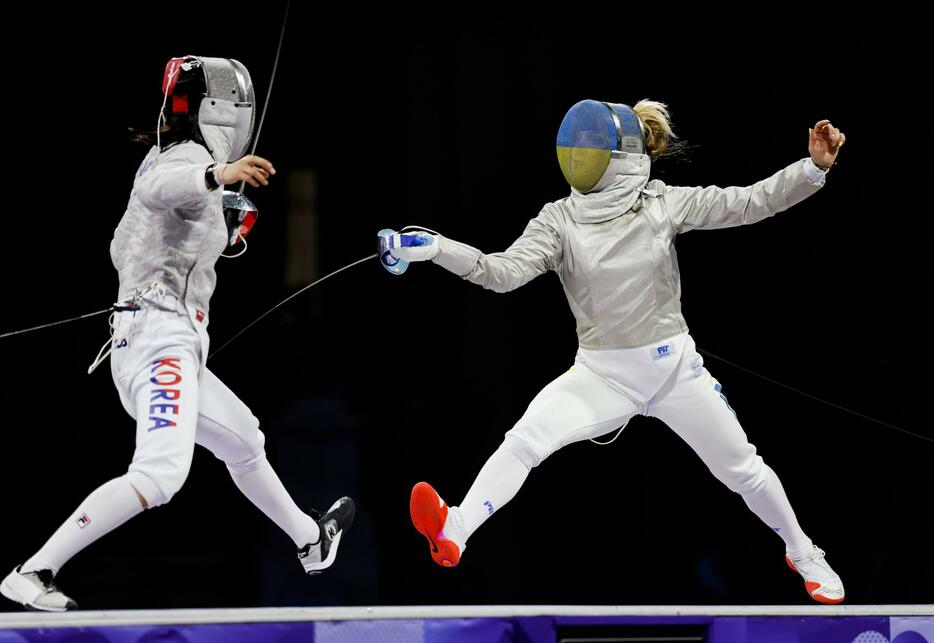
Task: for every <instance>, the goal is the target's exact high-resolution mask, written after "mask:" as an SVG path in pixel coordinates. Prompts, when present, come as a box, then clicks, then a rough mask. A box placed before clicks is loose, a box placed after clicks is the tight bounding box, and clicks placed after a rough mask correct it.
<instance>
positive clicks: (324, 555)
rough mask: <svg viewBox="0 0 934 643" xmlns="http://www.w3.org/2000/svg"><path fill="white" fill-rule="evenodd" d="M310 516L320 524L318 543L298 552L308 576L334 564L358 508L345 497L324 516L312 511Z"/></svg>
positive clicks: (306, 546)
mask: <svg viewBox="0 0 934 643" xmlns="http://www.w3.org/2000/svg"><path fill="white" fill-rule="evenodd" d="M308 513H309V515H310V516H311V517H312V518H314V519H315V521H316V522H317V523H318V529H319V530H320V535H319V536H318V542H316V543H309V544H307V545H305V546H304V547H302V548H301V549H299V550H298V560H299V561H300V562H301V564H302V567H304V568H305V572H306V573H308V574H320V573H321V572H322V571H324V570H325V569H327V568H328V567H330V566H331V565H332V564H334V559H335V558H337V548H338V546H340V542H341V537H342V536H343V535H344V532H345V531H347V530H348V529H350V526H351V525H352V524H353V519H354V514H355V513H356V507H355V506H354V502H353V500H351V499H350V498H347V497H344V498H341V499H340V500H338V501H337V502H335V503H334V504H333V505H331V508H330V509H328V510H327V512H326V513H325V514H324V515H323V516H322V515H321V514H320V512H318V511H315V510H311V511H309V512H308Z"/></svg>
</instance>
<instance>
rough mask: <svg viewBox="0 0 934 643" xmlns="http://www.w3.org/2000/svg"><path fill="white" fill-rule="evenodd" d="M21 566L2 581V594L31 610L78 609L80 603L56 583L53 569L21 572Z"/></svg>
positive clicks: (0, 588) (0, 587) (0, 590)
mask: <svg viewBox="0 0 934 643" xmlns="http://www.w3.org/2000/svg"><path fill="white" fill-rule="evenodd" d="M20 567H21V566H17V567H16V569H14V570H13V571H12V572H10V573H9V574H7V577H6V578H4V579H3V582H2V583H0V594H3V595H4V596H6V597H7V598H8V599H10V600H11V601H15V602H17V603H19V604H20V605H24V606H25V607H26V609H30V610H38V611H41V612H67V611H68V610H76V609H78V604H77V603H76V602H74V601H73V600H72V599H71V598H69V597H68V596H66V595H65V594H64V593H63V592H62V590H60V589H59V588H58V586H57V585H56V584H55V580H54V575H53V574H52V570H50V569H39V570H36V571H34V572H25V573H21V572H20Z"/></svg>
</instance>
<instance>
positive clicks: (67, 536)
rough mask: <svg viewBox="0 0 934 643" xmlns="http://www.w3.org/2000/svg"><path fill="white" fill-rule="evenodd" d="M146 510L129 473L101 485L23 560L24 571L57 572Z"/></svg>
mask: <svg viewBox="0 0 934 643" xmlns="http://www.w3.org/2000/svg"><path fill="white" fill-rule="evenodd" d="M142 511H143V505H142V503H140V500H139V497H138V496H137V495H136V491H134V490H133V486H132V485H131V484H130V481H129V479H128V478H127V476H120V477H119V478H114V479H113V480H111V481H110V482H107V483H104V484H103V485H101V486H100V487H98V488H97V489H96V490H95V491H94V492H92V493H91V495H90V496H88V497H87V498H85V500H84V502H82V503H81V504H80V505H78V508H77V509H76V510H75V512H74V514H72V516H71V517H70V518H68V520H66V521H65V522H64V523H62V526H61V527H59V528H58V529H57V530H56V531H55V533H54V534H52V537H51V538H49V540H48V542H47V543H45V545H43V546H42V549H40V550H39V551H38V552H36V554H35V555H34V556H33V557H32V558H30V559H29V560H27V561H26V562H25V563H23V567H22V570H21V571H23V572H34V571H36V570H40V569H51V570H52V573H53V574H57V573H58V570H59V569H61V568H62V565H64V564H65V563H66V562H68V560H69V559H71V557H72V556H74V555H75V554H77V553H78V552H79V551H81V550H82V549H84V548H85V547H87V546H88V545H90V544H91V543H93V542H94V541H95V540H97V539H98V538H100V537H101V536H103V535H104V534H107V533H109V532H111V531H113V530H114V529H116V528H117V527H119V526H120V525H122V524H123V523H125V522H126V521H127V520H129V519H130V518H132V517H133V516H135V515H136V514H138V513H140V512H142Z"/></svg>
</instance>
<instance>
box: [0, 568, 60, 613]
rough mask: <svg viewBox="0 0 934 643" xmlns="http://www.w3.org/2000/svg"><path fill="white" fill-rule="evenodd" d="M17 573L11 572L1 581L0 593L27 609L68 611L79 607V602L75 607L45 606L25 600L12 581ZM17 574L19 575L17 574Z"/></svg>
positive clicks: (34, 610)
mask: <svg viewBox="0 0 934 643" xmlns="http://www.w3.org/2000/svg"><path fill="white" fill-rule="evenodd" d="M15 573H16V572H12V573H10V574H9V575H8V576H7V577H6V578H4V579H3V582H2V583H0V594H2V595H3V596H4V597H5V598H8V599H10V600H11V601H13V602H14V603H19V604H20V605H22V606H23V607H25V608H26V609H27V610H30V611H33V612H67V611H69V610H73V609H77V608H78V605H77V603H75V604H74V607H44V606H40V605H36V604H35V603H31V602H29V601H24V600H23V599H22V594H21V593H20V592H19V590H17V589H16V587H14V585H13V582H11V577H12V576H13V574H15ZM17 576H19V575H18V574H17ZM22 582H24V583H28V582H29V581H26V580H23V581H22ZM72 603H74V601H72Z"/></svg>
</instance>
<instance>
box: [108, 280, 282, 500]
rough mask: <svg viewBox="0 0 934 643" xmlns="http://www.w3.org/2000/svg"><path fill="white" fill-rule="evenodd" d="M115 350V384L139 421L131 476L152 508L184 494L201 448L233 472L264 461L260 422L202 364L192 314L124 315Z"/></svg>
mask: <svg viewBox="0 0 934 643" xmlns="http://www.w3.org/2000/svg"><path fill="white" fill-rule="evenodd" d="M166 299H167V300H173V301H174V298H171V296H168V297H167V298H166ZM166 303H167V304H168V301H167V302H166ZM113 346H114V350H113V353H112V355H111V372H112V374H113V379H114V383H115V384H116V386H117V391H118V392H119V394H120V401H121V402H122V403H123V407H124V408H125V409H126V410H127V412H128V413H129V414H130V416H132V417H133V418H134V419H135V420H136V451H135V452H134V454H133V461H132V463H131V464H130V467H129V472H128V474H127V476H128V478H129V479H130V482H131V484H132V485H133V487H134V488H135V489H136V490H137V491H138V492H139V493H140V494H141V495H142V496H143V497H144V498H145V499H146V502H147V504H148V506H150V507H155V506H158V505H162V504H165V503H167V502H168V501H169V500H171V499H172V496H173V495H175V493H177V492H178V490H179V489H181V488H182V485H183V484H184V482H185V479H186V478H187V477H188V471H189V469H190V468H191V461H192V457H193V454H194V447H195V444H196V443H197V444H200V445H202V446H204V447H206V448H207V449H208V450H210V451H211V452H212V453H213V454H214V455H215V456H217V457H218V458H219V459H220V460H222V461H223V462H225V463H226V464H227V465H228V468H232V469H236V468H237V467H239V466H244V465H246V464H248V463H250V462H252V461H255V460H257V459H259V458H263V457H264V456H265V451H264V443H265V438H264V436H263V433H262V431H260V429H259V421H258V420H257V419H256V417H254V416H253V414H252V413H251V412H250V410H249V408H247V406H246V405H245V404H244V403H243V402H242V401H241V400H240V399H239V398H238V397H237V396H236V395H234V393H233V392H232V391H231V390H230V389H228V388H227V387H226V386H225V385H224V384H223V382H221V381H220V380H219V379H218V378H217V377H216V376H215V375H214V374H213V373H211V372H210V371H209V370H208V369H207V368H206V367H204V366H203V357H204V355H203V350H204V345H203V343H202V337H201V335H199V333H198V332H196V330H195V328H194V327H193V321H192V320H191V319H190V318H189V317H188V316H186V315H183V314H181V313H179V312H175V311H174V310H167V309H162V308H157V307H152V306H147V307H144V308H142V309H141V310H138V311H127V312H120V313H117V314H116V319H115V322H114V342H113Z"/></svg>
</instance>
